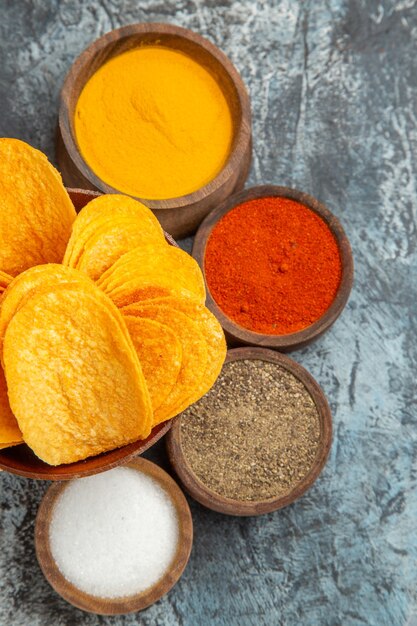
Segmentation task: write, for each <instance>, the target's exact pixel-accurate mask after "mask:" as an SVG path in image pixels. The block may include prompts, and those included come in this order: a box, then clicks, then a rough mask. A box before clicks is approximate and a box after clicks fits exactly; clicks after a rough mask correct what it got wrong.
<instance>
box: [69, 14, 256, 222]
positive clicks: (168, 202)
mask: <svg viewBox="0 0 417 626" xmlns="http://www.w3.org/2000/svg"><path fill="white" fill-rule="evenodd" d="M148 34H155V35H158V34H161V35H175V36H177V37H179V38H182V39H186V40H188V41H191V42H192V43H194V44H196V45H198V46H199V47H200V48H202V49H203V50H204V51H205V52H206V53H208V54H209V55H211V56H212V57H214V58H215V59H216V61H217V62H218V63H219V64H220V65H221V66H222V67H223V69H224V70H225V73H226V74H228V76H229V78H230V80H231V82H232V83H233V85H234V87H235V90H236V96H237V100H238V102H239V106H240V110H241V119H240V122H239V124H238V125H237V127H236V128H235V133H234V141H233V146H232V149H231V151H230V154H229V156H228V159H227V161H226V163H225V164H224V166H223V167H222V169H221V170H220V172H219V173H218V174H217V176H215V178H213V179H212V180H211V181H209V182H208V183H207V184H206V185H204V186H203V187H201V188H200V189H198V190H197V191H194V192H192V193H189V194H186V195H183V196H177V197H175V198H166V199H164V200H150V199H147V198H139V197H138V196H132V197H134V198H135V199H136V200H139V201H140V202H143V203H144V204H146V206H148V207H149V208H150V209H158V210H163V209H177V208H181V207H185V206H188V205H192V204H194V203H197V202H201V201H202V200H203V198H206V197H207V196H210V195H211V194H213V193H215V192H216V191H218V190H219V189H220V188H221V187H223V186H224V185H226V184H227V182H228V180H229V178H230V177H231V176H232V175H233V171H234V168H235V166H236V165H237V164H238V163H239V162H240V158H241V155H242V154H246V151H247V149H248V146H249V144H250V141H251V108H250V100H249V95H248V92H247V90H246V87H245V84H244V82H243V80H242V78H241V76H240V74H239V72H238V71H237V69H236V68H235V66H234V65H233V63H232V62H231V60H230V59H229V58H228V57H227V56H226V55H225V53H224V52H222V51H221V50H220V49H219V48H218V47H217V46H216V45H215V44H213V43H212V42H211V41H209V40H208V39H206V38H205V37H203V36H202V35H199V34H198V33H196V32H194V31H192V30H190V29H188V28H183V27H181V26H176V25H174V24H166V23H163V22H150V23H146V22H140V23H137V24H129V25H127V26H122V27H120V28H116V29H113V30H111V31H110V32H108V33H106V34H105V35H102V36H101V37H99V38H98V39H96V40H95V41H93V42H92V43H91V44H90V45H89V46H88V47H87V48H86V49H85V50H84V51H83V52H82V53H81V54H80V55H79V56H78V57H77V58H76V59H75V61H74V62H73V64H72V65H71V67H70V70H69V72H68V73H67V75H66V78H65V80H64V84H63V87H62V90H61V94H60V105H59V120H58V124H59V129H60V133H61V137H62V140H63V143H64V146H65V149H66V151H67V153H68V156H69V158H70V159H71V161H72V162H73V164H74V166H75V167H76V168H77V169H78V171H79V172H81V174H82V175H83V176H84V177H85V178H86V179H87V180H88V181H89V182H90V183H91V184H92V185H94V186H95V187H96V188H97V189H100V191H102V192H103V193H123V192H122V191H120V190H118V189H116V188H115V187H112V186H111V185H108V184H107V183H105V182H104V181H103V180H102V179H101V178H99V177H98V176H97V175H96V174H95V173H94V172H93V170H92V169H91V168H90V167H89V165H88V164H87V163H86V161H84V158H83V157H82V155H81V152H80V151H79V149H78V146H77V143H76V140H75V137H73V134H72V132H67V128H71V120H70V114H69V111H68V108H67V106H66V104H65V102H66V101H67V100H68V99H69V95H70V93H71V91H72V89H73V87H74V84H75V83H76V81H77V78H78V76H79V73H80V71H81V70H82V69H83V68H84V67H85V66H87V65H88V64H89V63H90V62H91V60H92V59H93V58H94V57H95V56H96V55H97V54H99V53H101V52H102V51H103V50H104V49H105V48H106V47H107V46H108V45H110V44H112V43H113V42H114V41H115V40H117V39H118V38H126V39H129V38H131V37H132V36H134V35H148ZM125 195H126V194H125Z"/></svg>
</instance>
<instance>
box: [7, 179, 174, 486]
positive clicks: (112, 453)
mask: <svg viewBox="0 0 417 626" xmlns="http://www.w3.org/2000/svg"><path fill="white" fill-rule="evenodd" d="M67 191H68V193H69V195H70V197H72V196H75V195H78V196H84V197H86V198H88V199H89V200H91V199H94V198H98V197H99V196H101V195H102V193H101V192H99V191H91V190H87V189H79V188H75V187H74V188H72V187H67ZM164 234H165V239H166V240H167V241H168V243H170V244H171V245H172V246H175V247H178V244H177V242H176V241H175V240H174V239H173V237H171V235H170V234H169V233H167V232H165V231H164ZM171 424H172V419H170V420H167V421H166V422H162V423H161V424H157V425H156V426H154V428H153V429H152V431H151V433H150V435H149V437H147V438H146V439H139V440H138V441H135V442H133V443H129V444H127V445H126V446H122V447H120V448H114V449H113V450H108V451H107V452H103V453H102V454H98V455H94V456H91V457H88V458H87V459H84V460H83V461H75V462H74V463H69V464H66V465H65V464H64V465H58V466H54V465H47V464H46V463H44V462H42V461H41V460H40V459H37V462H38V463H39V464H40V465H39V466H38V468H37V469H35V470H26V469H24V468H22V466H21V463H19V462H18V461H16V459H15V458H14V457H15V452H16V451H17V453H18V454H19V451H20V450H21V449H22V448H23V447H25V448H27V449H28V450H30V448H29V447H28V446H27V445H26V444H25V443H22V444H19V445H18V446H12V447H10V448H4V449H2V450H0V471H2V470H3V471H5V472H9V473H10V474H16V475H18V476H23V477H25V478H33V479H35V480H52V481H57V480H58V481H62V480H73V479H76V478H81V477H84V476H93V475H94V474H99V473H101V472H105V471H107V470H110V469H113V468H114V467H118V466H119V465H123V464H125V463H127V462H128V461H130V460H132V459H134V458H135V457H137V455H138V454H142V453H143V452H145V451H146V450H148V449H149V448H151V447H152V446H153V445H154V444H155V443H156V442H157V441H159V439H161V438H162V437H163V436H164V435H165V434H166V433H167V432H168V431H169V429H170V428H171ZM122 451H124V454H123V452H122ZM30 454H32V455H33V456H34V453H33V452H32V451H31V450H30ZM9 457H11V458H9ZM35 458H36V457H35ZM94 459H103V465H98V466H94V465H91V463H92V462H93V460H94ZM106 459H107V462H106ZM75 465H76V466H78V470H77V471H76V470H75V467H74V466H75ZM83 465H85V466H86V467H85V468H84V469H83V468H82V466H83ZM90 465H91V466H90ZM89 466H90V467H89ZM41 468H42V471H41ZM58 468H59V469H58ZM71 468H73V469H72V470H71Z"/></svg>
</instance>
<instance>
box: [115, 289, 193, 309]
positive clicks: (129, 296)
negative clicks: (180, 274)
mask: <svg viewBox="0 0 417 626" xmlns="http://www.w3.org/2000/svg"><path fill="white" fill-rule="evenodd" d="M169 296H175V297H177V298H186V299H190V300H194V301H197V302H198V300H196V298H195V296H194V294H192V293H191V292H190V291H187V290H186V289H180V288H179V287H177V286H175V285H170V286H169V287H155V285H153V284H149V285H146V284H144V285H143V286H142V287H141V288H140V289H136V290H133V291H129V292H128V293H126V294H121V295H120V296H117V297H115V298H114V299H113V302H114V303H115V304H116V306H118V307H119V308H120V309H121V308H122V307H126V306H129V305H131V304H142V303H145V302H151V301H153V300H155V299H159V298H165V297H169Z"/></svg>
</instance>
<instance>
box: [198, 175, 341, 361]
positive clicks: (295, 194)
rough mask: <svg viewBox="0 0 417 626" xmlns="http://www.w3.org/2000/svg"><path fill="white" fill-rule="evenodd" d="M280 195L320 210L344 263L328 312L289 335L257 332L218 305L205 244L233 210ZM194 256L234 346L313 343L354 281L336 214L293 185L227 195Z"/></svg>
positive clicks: (203, 229)
mask: <svg viewBox="0 0 417 626" xmlns="http://www.w3.org/2000/svg"><path fill="white" fill-rule="evenodd" d="M266 197H277V198H290V199H291V200H295V201H297V202H300V203H301V204H304V205H305V206H307V207H308V208H309V209H311V210H312V211H314V213H317V215H319V217H321V218H322V220H323V221H324V222H325V223H326V224H327V226H328V227H329V229H330V230H331V232H332V233H333V236H334V238H335V240H336V243H337V246H338V248H339V253H340V258H341V264H342V279H341V282H340V285H339V289H338V291H337V293H336V296H335V298H334V300H333V302H332V304H331V305H330V307H329V308H328V309H327V311H325V313H324V314H323V315H322V316H321V317H320V318H319V319H318V320H316V321H315V322H314V323H313V324H311V325H310V326H308V327H307V328H304V329H303V330H300V331H297V332H295V333H290V334H287V335H267V334H262V333H257V332H254V331H251V330H248V329H247V328H244V327H243V326H240V325H239V324H238V323H237V322H235V321H233V320H232V319H230V317H228V316H227V315H226V314H225V313H224V312H223V311H222V309H221V308H220V307H219V306H218V305H217V303H216V302H215V300H214V298H213V297H212V295H211V293H210V289H209V286H208V283H207V280H206V276H205V269H204V258H205V254H206V246H207V242H208V239H209V237H210V235H211V232H212V230H213V228H214V227H215V225H216V224H217V222H218V221H219V220H220V219H221V218H222V217H223V216H224V215H225V214H226V213H228V212H229V211H230V210H231V209H233V208H234V207H236V206H237V205H239V204H242V203H243V202H247V201H248V200H255V199H257V198H266ZM192 254H193V257H194V258H195V259H196V261H197V262H198V264H199V265H200V267H201V269H202V271H203V274H204V279H205V282H206V288H207V302H206V305H207V306H208V308H209V309H210V310H211V311H212V312H213V313H214V315H215V316H216V317H217V319H218V320H219V321H220V324H221V325H222V327H223V330H224V331H225V334H226V337H227V339H228V343H229V345H231V346H235V345H242V344H245V345H253V346H262V347H265V348H275V349H277V350H280V351H281V352H287V351H290V350H296V349H298V348H301V347H303V346H305V345H307V344H309V343H310V342H312V341H314V340H315V339H317V337H319V336H320V335H322V334H323V333H324V332H325V331H326V330H327V329H328V328H330V326H331V325H332V324H333V323H334V322H335V321H336V320H337V318H338V317H339V315H340V314H341V312H342V311H343V309H344V307H345V305H346V302H347V301H348V298H349V294H350V291H351V289H352V284H353V256H352V250H351V247H350V243H349V240H348V238H347V236H346V233H345V231H344V230H343V227H342V225H341V223H340V222H339V220H338V219H337V217H335V216H334V215H333V214H332V213H331V212H330V211H329V209H328V208H327V207H326V206H325V205H324V204H322V203H321V202H319V201H318V200H316V199H315V198H313V197H312V196H309V195H308V194H306V193H303V192H302V191H298V190H297V189H291V188H290V187H278V186H276V185H262V186H259V187H252V188H250V189H245V190H244V191H241V192H240V193H237V194H234V195H233V196H231V197H230V198H228V199H227V200H226V201H225V202H223V203H222V204H221V205H219V206H218V207H217V208H215V209H213V211H211V213H210V214H209V215H207V217H206V219H205V220H204V221H203V223H202V224H201V226H200V228H199V229H198V231H197V234H196V236H195V239H194V245H193V251H192Z"/></svg>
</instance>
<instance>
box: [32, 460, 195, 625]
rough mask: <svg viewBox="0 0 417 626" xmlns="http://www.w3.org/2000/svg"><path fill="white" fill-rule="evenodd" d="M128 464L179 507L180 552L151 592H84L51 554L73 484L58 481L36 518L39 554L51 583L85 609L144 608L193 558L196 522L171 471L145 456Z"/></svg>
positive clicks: (104, 611) (110, 612) (102, 611)
mask: <svg viewBox="0 0 417 626" xmlns="http://www.w3.org/2000/svg"><path fill="white" fill-rule="evenodd" d="M127 467H132V468H133V469H137V470H138V471H140V472H143V473H145V474H147V475H148V476H150V477H151V478H153V479H155V480H156V481H158V483H159V484H160V485H161V487H162V488H163V489H165V491H166V492H167V493H168V495H169V497H170V498H171V501H172V503H173V504H174V506H175V509H176V512H177V516H178V522H179V539H178V549H177V553H176V555H175V557H174V560H173V562H172V564H171V567H170V568H169V570H168V571H167V572H166V574H165V575H164V577H163V578H162V579H161V580H160V581H159V582H158V583H156V584H155V585H154V586H153V587H151V588H150V589H148V590H147V591H144V592H141V593H138V594H136V595H131V596H126V597H123V598H115V599H114V598H112V599H105V598H98V597H97V596H91V595H89V594H87V593H84V592H83V591H80V590H79V589H78V588H77V587H75V586H74V585H73V584H72V583H70V582H69V581H68V580H66V578H64V576H63V575H62V574H61V572H60V570H59V569H58V566H57V564H56V563H55V560H54V558H53V556H52V553H51V548H50V544H49V525H50V523H51V519H52V514H53V509H54V506H55V503H56V501H57V498H58V497H59V496H60V494H61V493H62V492H63V490H64V489H65V488H66V487H67V485H68V484H69V483H57V484H54V485H52V486H51V487H50V488H49V489H48V491H47V492H46V494H45V496H44V498H43V500H42V502H41V505H40V507H39V511H38V515H37V517H36V526H35V547H36V556H37V558H38V562H39V565H40V567H41V570H42V572H43V574H44V576H45V578H46V579H47V581H48V582H49V584H50V585H51V586H52V587H53V588H54V589H55V591H56V592H57V593H59V595H61V596H62V597H63V598H64V599H65V600H66V601H67V602H70V603H71V604H73V605H74V606H76V607H77V608H79V609H82V610H83V611H89V612H91V613H98V614H100V615H119V614H123V613H133V612H136V611H142V610H143V609H145V608H146V607H148V606H150V605H151V604H153V603H154V602H156V601H157V600H159V599H160V598H161V597H162V596H163V595H165V594H166V593H168V591H169V590H170V589H172V587H173V586H174V585H175V583H176V582H177V581H178V580H179V579H180V577H181V575H182V573H183V571H184V569H185V567H186V565H187V562H188V559H189V557H190V553H191V548H192V543H193V522H192V517H191V512H190V509H189V506H188V503H187V500H186V499H185V496H184V494H183V493H182V491H181V490H180V488H179V487H178V485H177V484H176V483H175V482H174V480H173V479H172V478H171V477H170V476H169V474H167V473H166V472H164V470H163V469H161V468H160V467H159V466H158V465H155V464H154V463H151V462H150V461H147V460H145V459H135V460H134V461H131V462H130V463H128V464H127Z"/></svg>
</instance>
